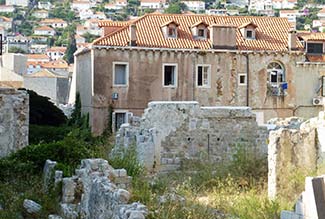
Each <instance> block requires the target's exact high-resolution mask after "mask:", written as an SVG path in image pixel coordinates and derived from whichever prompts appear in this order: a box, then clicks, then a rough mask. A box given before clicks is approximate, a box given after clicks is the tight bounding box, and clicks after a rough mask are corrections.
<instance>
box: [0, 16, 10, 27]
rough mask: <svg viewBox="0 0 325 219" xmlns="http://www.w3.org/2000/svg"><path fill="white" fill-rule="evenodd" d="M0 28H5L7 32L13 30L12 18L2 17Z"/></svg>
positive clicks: (0, 17)
mask: <svg viewBox="0 0 325 219" xmlns="http://www.w3.org/2000/svg"><path fill="white" fill-rule="evenodd" d="M0 27H3V28H5V29H6V30H8V29H11V28H12V18H7V17H5V16H0Z"/></svg>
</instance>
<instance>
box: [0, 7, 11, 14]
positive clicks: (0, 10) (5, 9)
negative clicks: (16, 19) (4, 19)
mask: <svg viewBox="0 0 325 219" xmlns="http://www.w3.org/2000/svg"><path fill="white" fill-rule="evenodd" d="M14 11H15V7H14V6H12V5H0V13H13V12H14Z"/></svg>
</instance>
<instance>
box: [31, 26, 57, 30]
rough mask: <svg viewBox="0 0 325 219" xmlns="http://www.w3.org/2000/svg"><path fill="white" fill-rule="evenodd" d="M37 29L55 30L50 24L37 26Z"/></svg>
mask: <svg viewBox="0 0 325 219" xmlns="http://www.w3.org/2000/svg"><path fill="white" fill-rule="evenodd" d="M35 30H47V31H54V29H53V28H51V27H49V26H41V27H37V28H35Z"/></svg>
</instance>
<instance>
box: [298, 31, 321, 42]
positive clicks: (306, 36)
mask: <svg viewBox="0 0 325 219" xmlns="http://www.w3.org/2000/svg"><path fill="white" fill-rule="evenodd" d="M298 36H299V37H300V38H301V39H303V40H304V41H325V33H298Z"/></svg>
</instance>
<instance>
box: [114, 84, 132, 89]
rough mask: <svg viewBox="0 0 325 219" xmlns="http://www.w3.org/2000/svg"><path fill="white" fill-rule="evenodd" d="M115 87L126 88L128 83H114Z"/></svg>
mask: <svg viewBox="0 0 325 219" xmlns="http://www.w3.org/2000/svg"><path fill="white" fill-rule="evenodd" d="M113 87H118V88H126V87H128V85H127V84H126V85H119V84H113Z"/></svg>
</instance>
